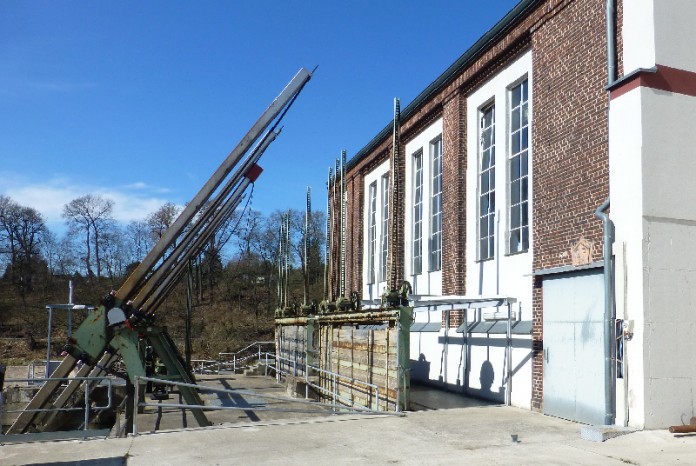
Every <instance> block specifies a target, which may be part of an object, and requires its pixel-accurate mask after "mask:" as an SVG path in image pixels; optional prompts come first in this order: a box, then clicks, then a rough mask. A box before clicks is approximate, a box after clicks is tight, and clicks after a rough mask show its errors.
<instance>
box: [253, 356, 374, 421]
mask: <svg viewBox="0 0 696 466" xmlns="http://www.w3.org/2000/svg"><path fill="white" fill-rule="evenodd" d="M273 358H274V359H276V365H275V371H276V375H277V377H278V379H279V380H280V376H281V375H291V374H292V375H293V376H294V377H297V373H298V372H297V369H298V367H297V361H296V360H293V359H290V358H286V357H283V356H276V355H273ZM267 361H268V358H267ZM282 362H285V364H284V365H285V366H286V367H288V369H283V364H280V363H282ZM301 366H303V367H304V370H302V369H303V368H302V367H300V371H301V372H303V373H304V379H305V398H309V388H310V387H312V388H314V389H315V390H317V391H319V392H320V393H322V394H323V395H325V396H327V397H328V398H330V399H331V405H332V407H333V409H334V410H336V409H338V402H339V401H341V402H342V405H343V406H348V407H350V408H352V409H355V408H358V409H361V410H370V411H374V412H380V410H379V387H378V386H377V385H375V384H373V383H370V382H365V381H363V380H359V379H355V378H353V377H348V376H347V375H343V374H339V373H338V372H333V371H329V370H326V369H322V368H320V367H317V366H313V365H311V364H301ZM290 367H292V373H291V372H290V371H289V368H290ZM267 371H268V363H267V364H266V372H267ZM310 371H314V372H315V373H318V374H319V377H322V376H323V377H324V380H328V381H329V382H330V386H331V388H330V389H329V388H327V387H325V386H322V385H320V384H316V383H314V382H312V376H311V375H310ZM340 386H349V387H350V388H351V389H353V390H357V391H359V392H361V393H363V394H365V395H367V397H368V398H369V397H370V395H372V394H374V395H373V400H374V407H373V408H370V407H369V406H364V405H361V404H357V403H355V401H354V400H352V399H349V398H347V397H345V396H342V395H341V394H340V393H339V387H340Z"/></svg>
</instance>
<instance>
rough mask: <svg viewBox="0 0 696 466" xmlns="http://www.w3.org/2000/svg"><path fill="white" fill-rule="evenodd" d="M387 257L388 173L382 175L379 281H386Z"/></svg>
mask: <svg viewBox="0 0 696 466" xmlns="http://www.w3.org/2000/svg"><path fill="white" fill-rule="evenodd" d="M388 257H389V173H387V174H385V175H382V261H381V269H382V270H381V272H382V273H381V274H380V280H381V281H385V280H386V279H387V272H388V271H387V260H388Z"/></svg>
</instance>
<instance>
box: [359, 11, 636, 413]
mask: <svg viewBox="0 0 696 466" xmlns="http://www.w3.org/2000/svg"><path fill="white" fill-rule="evenodd" d="M605 3H606V2H605V0H548V1H546V2H544V3H543V4H541V5H540V6H539V7H537V8H536V10H535V11H533V12H531V13H530V14H529V15H528V16H527V17H526V18H524V19H523V20H521V22H519V23H518V24H516V25H513V27H511V28H510V30H509V31H507V33H506V35H505V36H504V37H502V38H501V39H500V40H499V41H498V42H497V43H495V44H492V45H491V46H490V48H488V49H487V50H486V51H484V52H483V53H482V54H480V56H479V57H478V58H477V59H476V60H475V61H474V62H473V63H472V64H471V65H470V66H469V67H468V68H467V69H465V70H463V71H462V72H461V73H460V74H459V75H458V76H456V77H455V78H453V80H452V81H450V82H448V83H446V84H445V85H444V86H443V87H442V88H441V89H440V90H439V91H437V92H436V93H435V94H433V97H432V98H431V99H430V100H428V101H427V102H425V103H424V104H423V105H422V106H421V107H420V108H418V109H417V110H416V111H414V112H413V113H412V114H411V116H410V117H409V118H408V119H406V120H404V121H402V144H403V145H405V144H406V143H407V142H408V141H409V140H410V139H411V138H413V137H414V136H416V135H417V134H418V133H419V132H420V131H421V130H422V129H424V128H425V127H426V126H427V125H429V124H430V123H432V121H434V120H435V119H436V118H438V117H439V116H442V117H443V293H444V294H464V293H466V289H465V279H466V267H465V260H466V257H465V240H466V238H465V222H466V212H465V208H466V198H465V185H464V184H465V173H466V164H467V154H466V131H467V129H466V121H465V115H466V94H467V93H468V92H470V91H471V90H473V89H475V88H476V87H477V86H479V85H480V84H481V83H482V82H484V81H485V80H487V79H488V78H489V77H490V76H492V75H493V74H495V73H496V72H497V71H499V70H500V69H501V67H503V66H504V65H505V64H506V63H509V62H510V61H511V60H514V59H515V58H516V57H517V56H519V54H520V53H522V52H524V51H525V50H527V49H528V48H529V47H531V48H532V58H533V71H532V76H533V107H532V111H533V121H532V139H533V141H532V150H533V154H532V160H533V162H532V174H533V180H532V182H533V209H534V210H533V214H532V219H533V225H532V231H533V248H534V268H535V270H538V269H544V268H550V267H558V266H564V265H570V263H571V262H570V247H571V246H572V245H573V244H574V243H575V242H576V241H577V240H578V239H579V238H580V237H584V238H586V239H589V240H590V241H593V242H594V256H593V258H592V259H593V260H601V259H602V257H601V254H602V244H601V243H602V225H601V222H600V221H599V220H598V219H596V218H595V217H594V211H595V209H596V208H597V206H599V205H600V204H601V203H602V202H603V201H604V199H605V198H606V197H607V195H608V168H609V167H608V156H607V154H608V120H607V117H608V114H607V112H608V100H607V98H608V97H607V93H606V91H605V90H604V86H605V85H606V80H607V72H606V61H607V60H606V36H605V33H606V31H605V25H606V22H605V17H604V15H605ZM618 4H619V5H618V11H617V16H618V19H617V25H618V34H617V36H618V41H617V42H618V48H619V53H618V58H619V61H618V65H619V71H620V72H623V69H622V60H621V53H622V52H621V50H622V49H621V46H622V43H621V21H622V13H623V10H622V2H621V1H619V2H618ZM384 106H385V109H387V108H389V107H388V104H387V103H386V102H385V105H384ZM387 114H388V113H387V111H386V110H385V115H387ZM390 146H391V137H387V138H385V139H384V140H383V141H381V142H380V143H379V144H378V145H377V146H376V147H375V148H374V150H373V151H372V153H370V154H368V155H367V156H366V157H364V158H363V159H361V160H360V161H358V162H357V163H356V164H355V166H353V167H352V168H351V171H350V173H349V174H348V177H349V179H350V180H351V181H350V186H351V187H350V188H349V193H350V197H352V198H353V199H351V200H350V201H349V209H350V212H351V213H350V215H349V217H350V219H351V220H350V221H349V228H348V250H349V260H348V266H349V272H348V276H349V277H350V278H349V283H350V284H349V287H348V288H349V290H353V289H357V290H360V289H362V274H361V271H362V249H363V223H362V222H363V212H362V211H363V206H364V187H363V179H364V178H363V177H364V175H365V174H367V173H369V172H370V171H371V170H372V169H374V167H375V166H377V165H378V164H379V163H381V162H383V161H384V160H386V158H387V157H388V155H389V153H390ZM404 160H405V158H404ZM404 172H405V170H404V171H402V174H403V173H404ZM402 199H403V198H402ZM404 201H405V200H404ZM403 205H404V204H402V205H401V206H402V209H403ZM402 213H403V210H402ZM400 238H401V248H400V250H399V254H400V256H399V257H400V259H403V238H404V235H403V231H402V232H401V235H400ZM399 267H401V270H403V260H401V261H400V264H399ZM542 287H543V281H542V280H540V279H538V280H536V281H535V285H534V289H533V303H532V307H533V343H532V348H533V360H532V367H533V376H532V378H533V382H532V384H533V388H532V390H533V395H532V397H533V399H532V407H533V408H534V409H539V410H540V409H542V407H543V334H542V329H543V320H542V318H543V309H542V290H543V288H542Z"/></svg>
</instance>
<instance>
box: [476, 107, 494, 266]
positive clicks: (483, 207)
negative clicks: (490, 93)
mask: <svg viewBox="0 0 696 466" xmlns="http://www.w3.org/2000/svg"><path fill="white" fill-rule="evenodd" d="M479 130H480V144H479V150H480V162H481V165H480V169H479V219H478V220H479V222H478V223H479V235H478V240H479V248H478V249H479V250H478V253H479V259H480V260H485V259H490V258H492V257H493V256H494V254H495V248H494V246H495V105H490V106H488V107H486V108H484V109H482V110H481V115H480V120H479Z"/></svg>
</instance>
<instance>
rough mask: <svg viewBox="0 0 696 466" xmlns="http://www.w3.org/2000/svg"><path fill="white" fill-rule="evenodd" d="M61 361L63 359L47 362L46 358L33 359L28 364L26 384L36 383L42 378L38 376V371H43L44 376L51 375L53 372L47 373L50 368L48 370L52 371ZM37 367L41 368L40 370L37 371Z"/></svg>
mask: <svg viewBox="0 0 696 466" xmlns="http://www.w3.org/2000/svg"><path fill="white" fill-rule="evenodd" d="M60 363H61V361H54V360H51V361H48V362H46V360H44V359H38V360H37V359H35V360H33V361H32V362H30V363H29V365H28V366H27V380H26V384H27V385H34V384H35V383H36V381H38V380H41V379H40V378H38V377H36V373H37V372H38V373H40V374H41V373H43V376H44V378H46V377H50V376H51V374H50V373H48V374H47V373H46V371H47V369H48V372H52V371H53V369H55V368H56V367H58V365H59V364H60ZM37 369H39V370H38V371H37ZM18 380H23V379H18Z"/></svg>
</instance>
